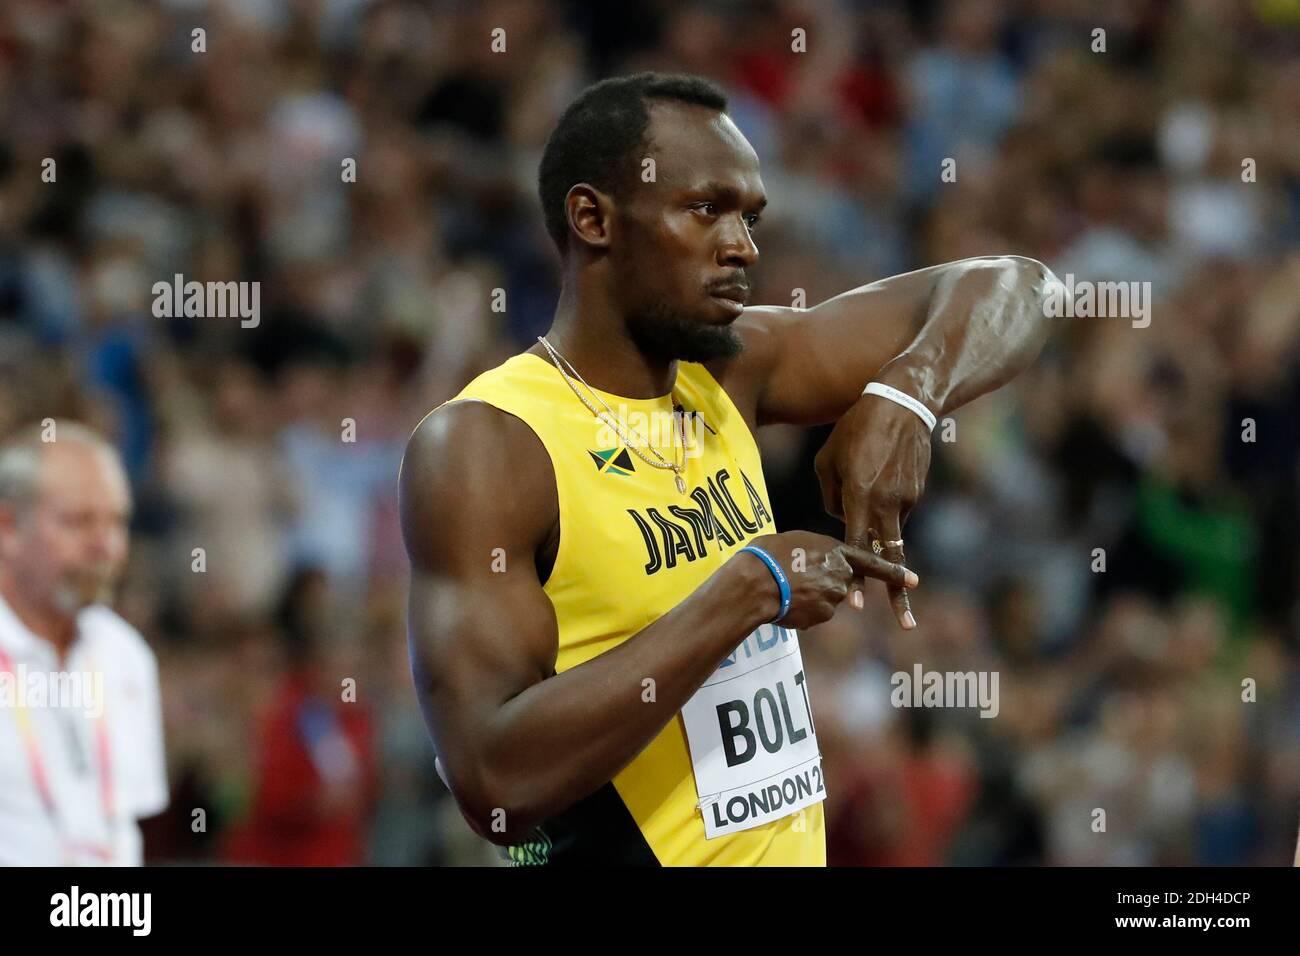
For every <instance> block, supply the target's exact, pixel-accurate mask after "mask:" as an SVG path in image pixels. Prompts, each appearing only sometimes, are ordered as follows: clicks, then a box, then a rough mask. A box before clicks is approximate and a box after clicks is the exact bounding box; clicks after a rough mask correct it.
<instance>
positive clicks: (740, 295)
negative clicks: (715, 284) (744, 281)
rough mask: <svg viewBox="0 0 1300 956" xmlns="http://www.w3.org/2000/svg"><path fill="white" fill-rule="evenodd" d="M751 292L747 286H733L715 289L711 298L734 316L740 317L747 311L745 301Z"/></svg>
mask: <svg viewBox="0 0 1300 956" xmlns="http://www.w3.org/2000/svg"><path fill="white" fill-rule="evenodd" d="M748 293H749V290H748V289H747V288H746V287H745V286H739V285H733V286H727V287H725V288H722V289H715V290H714V291H713V292H711V293H710V297H711V298H712V299H713V300H714V301H716V302H717V303H718V304H719V305H721V306H722V307H723V308H724V309H726V310H727V311H728V312H731V313H732V314H733V315H740V313H741V312H743V311H744V310H745V299H746V297H747V295H748Z"/></svg>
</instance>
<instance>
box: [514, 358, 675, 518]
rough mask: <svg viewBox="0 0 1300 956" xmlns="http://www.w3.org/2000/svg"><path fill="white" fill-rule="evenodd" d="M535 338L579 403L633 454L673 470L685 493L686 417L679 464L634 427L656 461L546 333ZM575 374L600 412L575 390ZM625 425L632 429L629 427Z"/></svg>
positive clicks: (637, 435)
mask: <svg viewBox="0 0 1300 956" xmlns="http://www.w3.org/2000/svg"><path fill="white" fill-rule="evenodd" d="M537 341H539V342H541V343H542V345H543V347H545V349H546V351H547V353H548V354H549V355H550V356H551V361H552V362H553V363H555V367H556V368H557V369H559V370H560V374H561V375H562V376H564V380H565V382H567V383H568V385H569V388H571V389H572V390H573V394H574V395H576V396H578V400H579V401H581V402H582V404H584V405H586V406H587V410H588V411H590V412H591V414H593V415H595V416H596V419H597V420H598V421H600V422H603V423H604V424H605V425H608V426H609V427H610V428H612V429H613V430H614V433H615V434H616V435H618V437H619V438H620V439H622V441H623V444H624V446H625V447H627V448H628V449H629V450H630V451H631V452H632V454H634V455H636V456H637V457H638V458H640V459H641V460H642V461H643V462H645V463H646V464H647V465H649V466H650V467H651V468H660V469H663V468H671V469H672V471H673V478H674V479H675V481H676V484H677V490H678V491H680V492H681V493H682V494H686V479H685V478H684V477H682V472H683V471H685V470H686V422H685V420H684V419H683V420H681V435H682V463H681V464H678V463H677V462H676V461H669V460H668V459H666V458H664V456H663V455H661V454H659V452H657V451H655V450H654V449H653V448H651V447H650V443H649V442H648V441H646V440H645V438H643V437H642V435H641V433H640V432H637V431H635V429H633V431H634V432H635V434H636V437H637V439H638V440H639V441H641V442H643V443H644V444H645V447H646V448H647V449H649V451H650V454H652V455H654V456H655V458H656V459H658V461H655V460H652V459H650V458H647V457H646V456H645V455H644V454H643V453H642V451H641V449H640V448H638V447H637V446H636V445H633V444H632V442H631V441H629V440H628V437H629V436H628V434H627V432H625V431H624V430H623V429H622V427H621V426H620V425H619V423H618V419H617V417H616V416H615V415H614V410H613V409H612V408H610V407H609V405H608V404H606V402H605V400H604V399H603V398H601V397H600V396H599V395H597V394H596V392H595V389H593V388H592V387H591V386H590V385H588V384H587V380H586V379H585V378H583V377H582V375H581V374H579V372H578V370H577V369H576V368H574V367H573V365H572V363H570V362H569V360H568V359H566V358H565V357H564V356H563V355H561V354H560V353H559V352H557V351H556V350H555V348H554V346H552V345H551V343H550V342H548V341H546V336H544V335H539V336H537ZM561 362H563V363H564V365H568V366H569V371H570V372H572V373H573V375H570V374H569V372H566V371H565V370H564V365H561V364H560V363H561ZM574 376H576V377H577V379H578V381H579V382H581V383H582V385H583V387H584V388H585V389H586V390H587V391H588V392H591V394H592V395H593V396H594V397H595V399H596V401H598V402H600V404H601V405H604V406H605V411H604V412H601V411H599V410H598V409H597V408H596V406H595V405H593V404H592V403H591V402H590V401H588V399H587V397H586V396H585V395H583V394H582V393H581V392H580V391H578V386H577V385H575V384H574V382H573V378H574ZM676 404H677V402H676V401H675V400H674V401H673V405H674V406H676ZM606 415H608V417H606ZM673 417H674V418H677V417H678V416H677V413H676V409H675V407H674V412H673ZM628 427H629V428H631V426H628ZM673 457H674V458H676V457H677V456H676V454H675V453H674V455H673Z"/></svg>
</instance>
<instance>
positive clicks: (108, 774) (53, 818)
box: [0, 648, 113, 864]
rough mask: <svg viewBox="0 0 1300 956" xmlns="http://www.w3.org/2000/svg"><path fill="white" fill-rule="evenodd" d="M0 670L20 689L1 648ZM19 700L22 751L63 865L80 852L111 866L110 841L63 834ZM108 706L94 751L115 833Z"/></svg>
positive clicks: (28, 718) (104, 802) (102, 796)
mask: <svg viewBox="0 0 1300 956" xmlns="http://www.w3.org/2000/svg"><path fill="white" fill-rule="evenodd" d="M0 671H8V672H9V673H10V674H12V675H13V677H14V683H15V689H17V681H18V670H17V668H15V667H14V662H13V658H11V657H10V656H9V654H8V653H7V652H6V651H5V650H4V649H3V648H0ZM16 697H17V699H16V700H15V705H16V706H15V708H14V716H15V717H16V718H17V722H18V732H19V734H21V735H22V738H23V749H24V750H25V751H26V752H27V763H28V765H29V766H30V767H31V770H32V780H33V781H34V782H35V783H36V790H37V792H38V793H39V794H40V797H41V805H42V806H43V807H44V808H45V813H46V815H47V816H49V818H50V823H51V824H52V825H53V826H54V829H55V831H56V832H57V833H58V834H59V842H60V843H61V844H62V845H63V857H64V863H65V864H68V863H71V862H73V859H74V857H75V855H76V854H78V853H81V854H84V855H87V856H90V857H92V858H94V859H96V860H98V861H99V862H101V863H106V864H107V863H111V862H112V861H113V851H112V847H111V839H110V844H109V845H101V844H97V843H91V842H90V841H87V840H69V839H67V837H66V835H65V834H64V832H63V826H62V825H61V821H60V818H59V807H58V804H57V803H56V802H55V800H54V790H53V789H52V788H51V786H50V776H49V773H48V772H47V771H46V768H45V759H44V758H43V757H42V756H41V748H40V745H39V743H37V740H36V731H35V730H34V729H33V728H32V719H31V715H30V714H29V713H28V712H27V702H26V701H25V700H23V699H22V695H21V694H18V695H16ZM106 704H107V702H105V701H101V702H100V716H99V719H98V720H96V721H95V751H96V756H97V757H98V762H99V800H100V805H101V807H102V808H103V810H104V821H105V823H106V824H107V828H108V832H109V833H110V834H112V832H113V768H112V752H111V751H110V749H109V746H108V722H107V720H106V719H105V711H106Z"/></svg>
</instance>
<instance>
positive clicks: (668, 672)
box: [400, 402, 778, 844]
mask: <svg viewBox="0 0 1300 956" xmlns="http://www.w3.org/2000/svg"><path fill="white" fill-rule="evenodd" d="M400 484H401V520H402V531H403V535H404V538H405V541H406V547H407V551H408V553H409V555H410V559H411V598H410V618H409V640H410V644H411V652H412V653H411V657H412V666H413V671H414V674H415V679H416V690H417V693H418V695H419V699H420V706H421V708H422V710H423V711H424V715H425V720H426V723H427V724H428V726H429V729H430V732H431V734H432V736H433V740H434V745H435V747H436V749H437V752H438V755H439V759H440V760H441V762H442V765H443V769H444V771H445V773H446V775H447V780H448V783H449V786H450V789H451V791H452V793H453V794H454V795H455V797H456V800H457V802H458V803H459V805H460V808H461V810H462V812H463V813H464V814H465V816H466V818H467V819H468V820H469V821H470V823H471V825H472V826H473V827H474V829H475V830H476V831H477V832H478V833H479V834H480V835H482V836H483V837H485V838H486V839H489V840H491V841H492V842H494V843H500V844H507V843H511V842H517V841H518V840H519V839H520V838H521V837H523V836H525V835H526V834H527V833H529V832H530V831H531V830H532V829H533V828H534V827H535V826H536V825H537V824H539V823H541V822H543V821H544V820H546V819H547V818H549V817H550V816H552V815H554V814H555V813H557V812H560V811H561V810H564V809H565V808H567V807H569V806H571V805H572V804H573V803H575V802H577V801H578V800H579V799H581V798H582V797H584V796H586V795H587V794H589V793H591V792H593V791H594V790H596V789H597V788H599V787H600V786H601V785H602V784H604V783H605V782H607V781H609V780H610V779H611V778H612V777H613V776H614V775H615V774H616V773H617V772H618V771H619V770H621V769H622V768H623V767H624V766H625V765H626V764H627V763H629V762H630V761H631V760H632V759H633V758H634V757H635V756H636V754H637V753H639V752H640V751H641V750H642V749H643V748H644V747H645V746H646V745H647V744H648V743H649V742H650V741H651V740H652V739H653V738H654V736H655V735H656V734H657V733H658V732H659V731H660V730H661V729H662V728H663V726H664V724H666V723H667V722H668V721H669V720H670V719H671V718H672V717H673V716H674V715H675V714H676V713H677V712H678V711H679V710H680V709H681V707H682V705H683V704H684V703H685V702H686V701H687V699H688V698H689V697H690V695H691V694H692V693H693V692H694V691H695V690H696V688H698V687H699V686H700V685H701V684H703V683H704V681H705V680H706V679H707V678H708V676H709V675H710V674H711V673H713V671H714V670H715V669H716V667H717V666H718V664H719V663H721V661H722V659H723V658H724V657H726V655H727V654H729V653H731V651H732V650H734V649H735V647H736V645H737V644H738V643H740V641H741V640H742V639H743V638H744V636H745V635H746V634H748V633H749V632H750V631H751V630H753V628H754V627H756V626H757V625H758V624H760V623H761V622H762V621H764V620H767V619H769V618H771V617H772V616H773V615H774V614H775V613H776V609H777V605H778V601H777V597H776V592H775V588H773V587H772V582H771V579H770V576H768V572H767V571H766V570H765V569H764V568H763V567H762V565H761V564H760V563H759V562H758V561H756V560H754V559H753V558H749V557H742V558H741V560H740V561H736V560H735V559H733V560H731V561H730V562H728V563H727V564H726V565H725V566H724V567H723V568H721V569H720V570H719V571H718V572H716V573H715V574H714V575H713V576H712V577H711V578H709V580H708V581H706V582H705V583H704V584H703V585H702V586H701V587H700V588H699V589H698V590H696V591H695V592H694V593H693V594H692V595H691V596H690V597H689V598H688V599H687V600H685V601H683V602H682V603H681V604H679V605H678V606H677V607H676V608H674V609H673V610H672V611H670V612H668V613H667V614H666V615H664V616H663V617H661V618H660V619H659V620H657V621H655V622H654V623H653V624H652V625H650V626H649V627H647V628H646V629H645V630H643V631H641V632H640V633H638V634H636V635H635V636H634V637H632V638H630V639H629V640H627V641H625V642H624V643H623V644H621V645H619V646H618V647H617V648H615V649H614V650H611V651H609V652H607V653H605V654H601V655H600V656H598V657H596V658H594V659H593V660H591V661H588V662H587V663H584V664H581V665H579V666H577V667H574V668H571V669H569V670H566V671H565V672H564V673H562V674H559V675H556V676H552V671H553V668H554V666H555V661H556V653H557V643H558V642H557V630H556V620H555V615H554V611H553V609H552V606H551V603H550V600H549V598H548V597H547V595H546V593H545V592H544V591H543V590H542V584H541V582H540V581H539V578H538V574H537V570H536V566H535V563H534V555H535V553H536V551H537V549H538V547H539V545H540V544H541V542H542V541H543V540H544V539H545V537H546V535H547V533H548V532H549V530H550V528H551V526H552V525H553V524H554V522H555V517H556V513H557V511H556V490H555V479H554V473H553V471H552V468H551V464H550V459H549V457H548V456H547V454H546V451H545V449H544V448H543V447H542V445H541V443H540V442H539V441H538V439H537V438H536V436H535V435H534V434H533V432H532V431H531V429H529V428H528V427H527V426H526V425H525V424H524V423H523V422H521V421H520V420H518V419H517V418H514V417H513V416H510V415H507V414H505V413H504V412H501V411H498V410H497V409H494V408H492V407H490V406H488V405H486V404H484V403H481V402H458V403H453V404H451V405H447V406H444V407H443V408H441V409H439V410H437V411H435V412H434V413H432V414H431V415H429V416H428V417H427V418H426V419H425V420H424V422H422V423H421V425H420V427H419V428H418V429H417V430H416V432H415V434H414V435H413V436H412V438H411V441H410V444H409V445H408V447H407V450H406V456H405V459H404V460H403V463H402V472H401V479H400ZM496 548H500V549H501V552H497V557H504V561H505V570H504V571H501V570H495V571H494V570H493V563H494V552H493V549H496ZM497 567H498V568H500V567H501V565H500V562H499V561H498V562H497ZM769 592H770V594H769ZM644 678H653V679H654V681H655V695H654V696H655V700H654V701H653V702H647V701H645V700H643V699H642V694H643V685H642V680H643V679H644ZM494 824H496V825H495V826H494ZM502 827H504V829H503V828H502Z"/></svg>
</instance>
